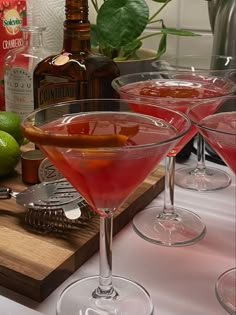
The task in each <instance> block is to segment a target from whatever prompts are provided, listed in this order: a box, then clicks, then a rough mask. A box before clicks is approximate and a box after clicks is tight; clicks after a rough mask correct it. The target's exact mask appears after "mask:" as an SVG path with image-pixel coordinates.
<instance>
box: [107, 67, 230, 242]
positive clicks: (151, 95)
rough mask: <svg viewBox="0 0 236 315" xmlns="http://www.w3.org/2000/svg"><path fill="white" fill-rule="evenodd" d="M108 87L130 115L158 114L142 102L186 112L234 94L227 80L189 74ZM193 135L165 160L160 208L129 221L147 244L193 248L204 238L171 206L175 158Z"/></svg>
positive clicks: (191, 216)
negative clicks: (122, 100)
mask: <svg viewBox="0 0 236 315" xmlns="http://www.w3.org/2000/svg"><path fill="white" fill-rule="evenodd" d="M216 74H217V72H216ZM112 85H113V87H114V88H115V89H116V90H117V91H118V92H119V94H120V95H121V97H122V98H126V99H128V100H129V102H130V106H131V107H132V108H133V110H134V111H137V112H141V113H145V114H148V115H153V116H155V115H158V110H157V109H155V106H153V107H146V106H145V102H148V103H153V104H156V105H159V106H164V107H166V108H173V109H175V110H179V111H181V112H186V110H187V108H188V107H190V106H191V105H193V104H195V103H197V102H202V101H203V100H207V99H211V100H212V101H213V102H214V103H215V104H219V103H220V96H223V95H227V94H232V93H233V92H234V90H235V84H234V82H233V81H231V80H230V79H227V78H224V77H217V76H216V75H214V73H211V75H209V74H208V73H203V72H201V74H197V73H194V72H190V71H187V72H184V71H168V72H140V73H134V74H129V75H124V76H120V77H118V78H116V79H114V80H113V82H112ZM136 101H142V102H143V106H142V107H140V106H136ZM196 132H197V129H196V127H195V126H194V125H193V126H192V127H191V129H190V130H189V132H188V133H187V134H186V135H185V136H184V137H183V138H182V139H181V140H180V142H179V143H178V145H177V146H176V147H175V148H174V149H172V150H171V151H170V152H169V154H168V156H167V158H166V174H165V195H164V199H165V200H164V207H153V208H149V209H146V210H144V211H142V212H140V213H138V214H137V215H136V216H135V217H134V219H133V226H134V229H135V231H136V232H137V233H138V234H139V235H140V236H141V237H143V238H144V239H146V240H148V241H150V242H153V243H157V244H161V245H165V246H181V245H187V244H193V243H195V242H196V241H198V240H200V239H201V238H202V237H203V236H204V234H205V230H206V228H205V225H204V223H203V222H202V221H201V219H200V218H199V216H198V215H197V214H195V213H193V212H191V211H189V210H187V209H183V208H180V207H176V206H175V205H174V174H175V156H176V154H177V153H178V152H179V151H180V150H181V149H182V148H183V146H184V145H185V144H186V143H187V142H188V141H189V140H190V139H191V138H192V137H193V136H194V135H195V134H196Z"/></svg>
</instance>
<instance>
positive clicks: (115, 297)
mask: <svg viewBox="0 0 236 315" xmlns="http://www.w3.org/2000/svg"><path fill="white" fill-rule="evenodd" d="M139 105H140V106H142V104H138V103H137V106H139ZM146 106H148V104H146ZM150 106H151V105H150ZM104 107H105V108H106V109H107V111H102V110H101V109H102V108H104ZM125 107H126V108H127V109H128V110H129V111H123V110H122V109H124V108H125ZM157 108H158V110H159V112H158V117H157V118H154V117H151V116H147V115H143V114H138V113H133V112H132V109H131V108H130V106H129V105H128V104H127V102H125V101H121V100H111V99H106V100H103V99H100V100H96V99H94V100H80V101H71V102H66V103H61V104H58V105H55V106H50V107H46V108H42V109H39V110H36V111H34V112H33V113H31V114H30V115H29V116H28V117H27V118H26V119H25V120H24V122H23V125H22V126H23V131H24V134H25V136H26V137H27V138H28V139H29V140H30V141H32V142H34V143H36V144H37V146H38V147H39V148H40V149H41V150H42V151H43V152H44V153H45V154H46V155H47V156H48V158H49V159H50V160H51V162H52V163H53V164H55V166H56V167H57V168H58V169H59V170H60V172H61V173H62V174H63V175H64V176H65V177H66V178H67V179H68V181H69V182H70V183H71V184H72V185H73V186H74V187H75V188H76V189H77V190H78V191H79V192H80V194H81V195H82V196H83V197H84V198H85V200H86V201H87V202H88V203H89V205H90V206H91V207H92V208H93V210H94V211H95V212H97V213H98V214H99V216H100V273H99V276H91V277H87V278H83V279H80V280H78V281H76V282H75V283H73V284H71V285H69V286H68V287H67V288H66V289H65V290H64V291H63V292H62V294H61V296H60V299H59V301H58V304H57V314H58V315H68V314H69V315H88V314H103V315H124V314H129V315H137V314H142V315H150V314H153V305H152V302H151V299H150V296H149V294H148V293H147V291H146V290H145V289H144V288H143V287H142V286H141V285H139V284H138V283H136V282H135V281H131V280H129V279H126V278H123V277H119V276H113V275H112V235H113V215H114V213H115V212H116V211H117V210H118V209H119V207H120V206H121V204H122V203H123V202H124V201H125V200H126V199H127V198H128V196H129V195H130V194H131V193H132V192H133V191H134V190H135V189H136V188H137V187H138V185H139V184H141V183H142V182H143V180H144V179H145V178H146V177H147V175H148V174H149V173H150V172H151V171H152V170H153V169H154V167H155V166H156V165H157V163H158V162H159V161H160V160H161V159H162V158H163V157H164V156H165V155H166V154H167V152H168V151H170V150H171V148H172V147H173V146H174V145H175V144H176V143H177V142H178V141H179V139H180V138H181V137H182V136H183V135H184V134H185V133H186V132H187V131H188V130H189V128H190V121H189V119H188V118H187V117H186V116H185V115H184V114H181V113H179V112H177V111H174V110H171V109H168V108H164V107H157Z"/></svg>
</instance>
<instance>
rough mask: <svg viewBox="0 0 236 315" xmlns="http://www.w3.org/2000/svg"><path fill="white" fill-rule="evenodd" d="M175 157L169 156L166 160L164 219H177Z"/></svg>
mask: <svg viewBox="0 0 236 315" xmlns="http://www.w3.org/2000/svg"><path fill="white" fill-rule="evenodd" d="M174 182H175V156H167V157H166V160H165V191H164V210H163V214H162V215H161V216H162V219H172V218H174V217H176V214H175V211H174Z"/></svg>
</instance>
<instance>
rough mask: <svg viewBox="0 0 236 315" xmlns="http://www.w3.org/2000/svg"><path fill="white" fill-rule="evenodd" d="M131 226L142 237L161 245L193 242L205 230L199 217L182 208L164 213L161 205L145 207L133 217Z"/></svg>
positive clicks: (197, 239) (178, 244) (180, 244)
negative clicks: (167, 213)
mask: <svg viewBox="0 0 236 315" xmlns="http://www.w3.org/2000/svg"><path fill="white" fill-rule="evenodd" d="M133 227H134V230H135V231H136V233H137V234H138V235H139V236H141V237H142V238H143V239H145V240H147V241H149V242H151V243H155V244H159V245H163V246H184V245H190V244H194V243H196V242H197V241H199V240H200V239H202V238H203V236H204V235H205V232H206V227H205V225H204V224H203V223H202V221H201V219H200V217H199V216H197V215H196V214H195V213H193V212H191V211H188V210H185V209H182V208H175V214H174V215H171V216H170V215H164V214H163V208H162V207H153V208H148V209H145V210H143V211H141V212H139V213H138V214H136V216H135V217H134V218H133Z"/></svg>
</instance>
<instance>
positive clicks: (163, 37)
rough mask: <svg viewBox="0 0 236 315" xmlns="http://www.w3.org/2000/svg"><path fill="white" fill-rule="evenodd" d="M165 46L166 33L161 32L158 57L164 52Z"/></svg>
mask: <svg viewBox="0 0 236 315" xmlns="http://www.w3.org/2000/svg"><path fill="white" fill-rule="evenodd" d="M166 47H167V34H163V35H162V37H161V40H160V43H159V47H158V51H157V58H160V57H161V55H163V54H164V53H165V52H166Z"/></svg>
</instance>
